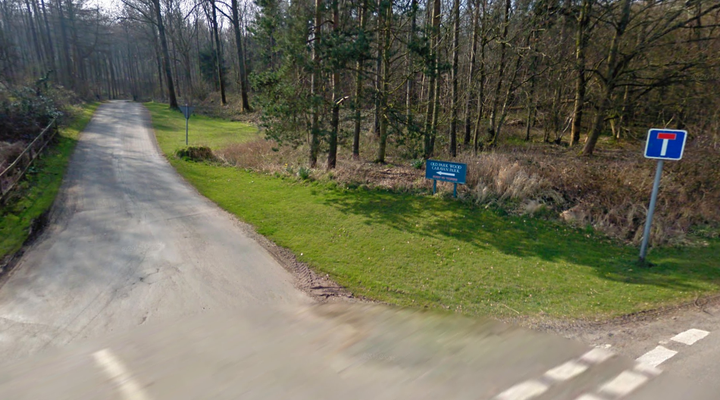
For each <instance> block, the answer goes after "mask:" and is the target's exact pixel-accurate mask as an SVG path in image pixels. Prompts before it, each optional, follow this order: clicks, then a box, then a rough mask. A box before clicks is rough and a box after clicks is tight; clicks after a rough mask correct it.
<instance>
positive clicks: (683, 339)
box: [670, 329, 710, 346]
mask: <svg viewBox="0 0 720 400" xmlns="http://www.w3.org/2000/svg"><path fill="white" fill-rule="evenodd" d="M709 334H710V332H708V331H703V330H701V329H688V330H686V331H685V332H683V333H679V334H677V335H675V336H673V337H672V338H670V340H672V341H674V342H678V343H683V344H686V345H688V346H691V345H693V344H695V342H697V341H698V340H700V339H703V338H705V336H707V335H709Z"/></svg>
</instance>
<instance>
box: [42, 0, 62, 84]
mask: <svg viewBox="0 0 720 400" xmlns="http://www.w3.org/2000/svg"><path fill="white" fill-rule="evenodd" d="M40 5H41V8H42V17H43V23H44V24H45V42H46V44H47V47H46V49H45V51H46V52H47V54H48V60H49V61H50V62H49V65H50V69H52V70H54V71H55V73H56V74H57V73H58V71H57V67H56V66H55V48H54V47H53V41H52V31H51V30H50V23H49V22H48V17H47V10H46V9H45V0H40Z"/></svg>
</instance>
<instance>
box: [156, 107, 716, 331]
mask: <svg viewBox="0 0 720 400" xmlns="http://www.w3.org/2000/svg"><path fill="white" fill-rule="evenodd" d="M149 109H150V111H151V113H152V117H153V125H154V128H155V132H156V135H157V138H158V142H159V144H160V147H161V148H162V149H163V151H164V152H165V155H166V156H167V157H168V159H169V161H170V163H171V164H172V165H173V166H174V167H175V168H176V169H177V170H178V172H179V173H180V174H181V175H182V176H184V177H185V178H186V179H187V180H188V181H190V182H191V183H192V184H193V185H195V187H197V189H198V190H199V191H200V193H202V194H203V195H205V196H207V197H208V198H210V199H212V200H213V201H215V202H216V203H217V204H218V205H220V206H221V207H222V208H224V209H226V210H227V211H229V212H231V213H233V214H235V215H237V216H238V217H239V218H240V219H242V220H244V221H246V222H248V223H250V224H252V225H254V226H255V227H256V228H257V231H258V232H259V233H260V234H262V235H265V236H266V237H268V238H269V239H271V240H273V241H274V242H275V243H277V244H278V245H280V246H283V247H286V248H288V249H290V250H292V251H293V252H294V253H295V254H296V255H297V256H298V259H299V260H301V261H303V262H306V263H308V264H309V265H310V266H311V267H313V268H314V269H315V270H316V271H318V272H322V273H327V274H329V275H330V276H331V277H332V278H333V279H335V280H336V281H337V282H338V283H340V284H341V285H343V286H345V287H347V288H348V289H349V290H351V291H352V292H353V293H355V294H357V295H362V296H366V297H369V298H373V299H377V300H381V301H386V302H390V303H394V304H398V305H403V306H420V307H429V308H444V309H451V310H458V311H463V312H466V313H469V314H490V315H496V316H501V317H525V316H530V317H537V316H549V317H553V318H562V319H564V318H592V319H596V318H610V317H613V316H618V315H623V314H629V313H633V312H637V311H642V310H648V309H653V308H657V307H659V306H663V305H669V304H675V303H679V302H682V301H686V300H690V299H694V298H695V297H696V296H702V295H707V294H712V293H717V292H718V291H719V290H718V289H719V288H720V260H719V257H718V255H719V254H720V241H719V240H715V239H713V240H708V241H707V242H706V246H704V247H695V248H664V249H655V250H653V251H652V253H651V255H650V258H651V261H652V262H653V263H655V266H654V267H652V268H642V267H638V265H637V264H636V260H637V249H635V248H633V247H627V246H623V245H619V244H617V243H615V242H613V241H611V240H609V239H607V238H606V237H605V236H603V235H600V234H597V233H595V232H593V231H592V230H581V229H574V228H570V227H568V226H565V225H562V224H559V223H554V222H549V221H545V220H540V219H533V218H522V217H514V216H508V215H504V214H503V213H502V212H498V211H493V210H488V209H482V208H478V207H472V206H469V205H466V204H463V203H460V202H456V201H453V200H451V199H446V198H442V197H437V196H436V197H432V196H417V195H411V194H400V193H393V192H388V191H378V190H364V189H343V188H339V187H337V185H335V184H334V182H329V183H318V182H315V183H307V182H302V181H297V180H294V179H290V178H279V177H276V176H271V175H263V174H258V173H253V172H248V171H244V170H240V169H237V168H232V167H224V166H220V165H213V164H208V163H196V162H191V161H184V160H181V159H178V158H176V157H174V156H173V153H174V150H175V147H176V146H177V144H176V143H175V142H176V140H175V139H173V138H175V137H176V136H177V135H178V132H179V131H180V127H182V129H184V125H183V124H184V120H183V119H182V116H181V115H180V114H179V113H174V112H171V111H169V110H167V109H166V107H165V106H159V105H155V104H150V105H149ZM194 129H195V130H196V132H198V134H199V135H200V137H201V138H203V139H202V140H206V141H207V143H213V140H214V139H213V138H212V136H214V135H218V141H217V142H215V143H221V142H222V143H227V138H228V137H229V133H230V132H246V131H247V130H248V128H247V126H246V125H244V124H241V123H231V122H227V121H218V120H213V119H209V118H206V119H198V120H197V121H196V122H195V126H194ZM237 137H238V138H239V139H240V140H247V139H249V137H244V136H241V135H238V136H237ZM220 138H223V139H222V140H220ZM215 148H217V145H216V147H215Z"/></svg>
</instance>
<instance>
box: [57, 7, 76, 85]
mask: <svg viewBox="0 0 720 400" xmlns="http://www.w3.org/2000/svg"><path fill="white" fill-rule="evenodd" d="M55 8H56V9H57V12H58V20H59V21H60V37H61V38H62V47H63V51H62V53H63V56H64V59H65V60H64V61H65V63H64V65H63V66H62V67H63V68H62V69H63V77H64V83H65V85H66V86H67V87H69V88H71V89H74V88H75V77H74V76H73V73H72V69H71V68H72V61H71V60H70V44H69V41H68V37H67V25H66V23H65V14H64V12H63V5H62V0H56V1H55Z"/></svg>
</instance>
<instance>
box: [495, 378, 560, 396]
mask: <svg viewBox="0 0 720 400" xmlns="http://www.w3.org/2000/svg"><path fill="white" fill-rule="evenodd" d="M549 388H550V386H548V385H546V384H544V383H542V382H538V381H536V380H530V381H525V382H522V383H518V384H517V385H515V386H513V387H511V388H510V389H508V390H506V391H504V392H502V393H500V394H499V395H497V396H495V399H496V400H529V399H532V398H533V397H537V396H540V395H541V394H543V393H545V392H546V391H547V390H548V389H549Z"/></svg>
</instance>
